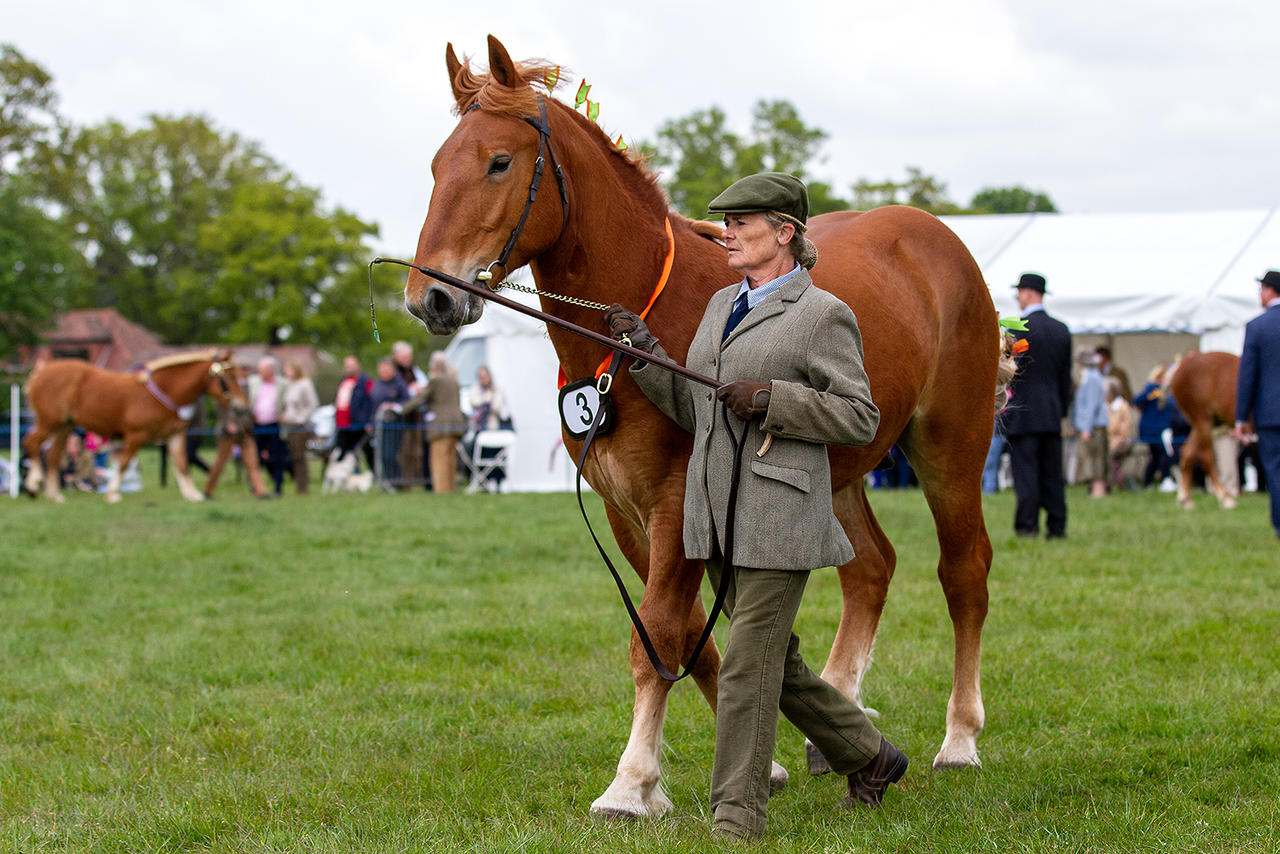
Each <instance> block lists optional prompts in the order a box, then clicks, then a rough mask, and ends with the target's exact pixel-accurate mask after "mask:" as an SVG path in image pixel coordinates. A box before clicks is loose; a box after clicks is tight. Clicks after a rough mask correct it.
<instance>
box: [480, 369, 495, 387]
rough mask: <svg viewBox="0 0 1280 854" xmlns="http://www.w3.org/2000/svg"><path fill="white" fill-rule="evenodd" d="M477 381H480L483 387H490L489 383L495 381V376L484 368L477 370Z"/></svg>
mask: <svg viewBox="0 0 1280 854" xmlns="http://www.w3.org/2000/svg"><path fill="white" fill-rule="evenodd" d="M476 382H478V383H480V387H481V388H488V387H489V383H491V382H493V377H491V376H489V372H488V371H487V370H485V369H484V368H481V369H480V370H478V371H476Z"/></svg>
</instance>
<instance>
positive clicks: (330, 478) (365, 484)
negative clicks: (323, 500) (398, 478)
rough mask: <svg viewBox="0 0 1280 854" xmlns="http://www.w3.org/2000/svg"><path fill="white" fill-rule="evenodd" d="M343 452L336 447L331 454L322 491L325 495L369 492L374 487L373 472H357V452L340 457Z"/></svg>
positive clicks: (325, 470)
mask: <svg viewBox="0 0 1280 854" xmlns="http://www.w3.org/2000/svg"><path fill="white" fill-rule="evenodd" d="M341 453H342V452H341V451H340V450H338V449H336V448H335V449H334V450H333V452H332V453H331V454H329V464H328V465H327V466H325V469H324V485H323V486H322V487H321V490H320V491H321V492H323V493H324V494H325V495H332V494H333V493H335V492H368V491H369V490H370V489H371V488H373V472H371V471H364V472H357V471H356V454H355V452H351V453H348V454H347V455H346V456H345V457H342V458H341V459H339V455H340V454H341Z"/></svg>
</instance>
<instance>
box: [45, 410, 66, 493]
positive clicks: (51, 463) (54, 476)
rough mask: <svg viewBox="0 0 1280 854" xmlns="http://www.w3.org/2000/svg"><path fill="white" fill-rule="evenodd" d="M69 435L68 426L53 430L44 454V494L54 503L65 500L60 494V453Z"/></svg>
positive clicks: (64, 448)
mask: <svg viewBox="0 0 1280 854" xmlns="http://www.w3.org/2000/svg"><path fill="white" fill-rule="evenodd" d="M70 435H71V427H70V426H67V427H64V428H62V429H59V430H55V431H54V432H53V438H52V439H51V440H50V441H49V451H48V453H47V454H45V467H46V471H45V474H44V495H45V498H48V499H49V500H50V501H52V502H54V503H55V504H63V503H65V502H66V500H67V499H66V497H65V496H64V495H63V494H62V454H63V452H64V451H65V450H66V447H67V438H68V437H69V436H70Z"/></svg>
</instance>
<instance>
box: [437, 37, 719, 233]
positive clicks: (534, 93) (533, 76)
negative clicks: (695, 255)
mask: <svg viewBox="0 0 1280 854" xmlns="http://www.w3.org/2000/svg"><path fill="white" fill-rule="evenodd" d="M515 66H516V74H517V76H518V77H519V79H520V82H521V83H522V84H524V85H521V86H505V85H503V84H501V83H498V82H495V81H494V80H493V77H492V75H491V74H489V73H488V72H479V71H476V70H475V69H474V68H472V65H471V58H470V57H465V58H464V59H463V60H462V63H461V67H459V69H458V72H457V74H456V75H455V76H454V80H453V85H454V95H455V98H456V99H457V100H456V102H455V104H454V107H453V113H454V115H458V116H461V115H463V114H464V113H466V112H467V111H468V110H470V109H472V108H473V107H475V108H478V109H480V110H482V111H484V112H486V113H492V114H494V115H498V116H506V117H508V118H515V119H524V118H528V117H534V116H537V114H538V98H539V97H540V96H542V95H543V94H545V95H546V96H547V98H548V100H549V101H551V103H553V104H559V105H560V106H562V107H564V108H565V109H566V110H568V112H569V115H570V116H572V117H573V119H574V120H575V121H576V122H577V123H578V124H579V125H580V126H581V127H582V128H583V130H584V131H586V133H587V134H588V135H589V136H590V135H591V134H592V133H594V134H597V135H598V140H597V141H600V142H602V143H603V144H604V148H605V150H606V151H607V152H608V153H609V155H610V156H611V157H616V158H619V159H620V161H621V162H622V163H624V164H626V165H627V166H629V167H630V168H631V169H634V170H635V171H636V172H637V173H638V175H639V176H640V177H641V178H643V179H644V181H643V182H644V183H645V184H647V185H648V186H650V187H652V191H653V193H654V196H653V199H652V200H651V201H657V202H660V203H661V209H662V211H663V212H664V213H665V212H667V211H669V210H670V207H671V206H670V204H668V202H667V197H666V193H665V192H663V190H662V188H661V187H660V186H659V184H658V175H657V173H655V172H653V171H652V170H651V169H649V167H648V165H647V163H646V161H645V158H644V155H643V153H641V152H640V150H639V148H638V147H636V146H631V147H628V148H627V149H626V150H625V151H622V150H619V149H618V147H617V146H616V145H614V144H613V141H612V140H610V139H609V137H608V135H607V134H606V133H605V132H604V130H603V129H602V128H601V127H600V126H599V125H598V124H596V123H595V122H594V121H592V120H591V119H588V118H587V117H586V116H583V115H581V114H579V113H578V112H577V111H576V110H574V109H572V108H571V107H569V105H568V104H565V103H563V102H562V101H559V100H557V99H555V98H554V97H551V96H553V95H554V93H555V90H556V89H558V88H559V86H560V84H561V82H563V80H564V71H563V69H562V68H561V67H560V66H558V65H556V64H554V63H552V62H550V61H549V60H545V59H526V60H522V61H520V62H517V63H515ZM552 71H556V72H557V75H556V78H557V79H556V81H555V83H554V85H550V86H548V85H547V74H548V72H552ZM708 225H709V226H710V227H711V228H715V226H714V225H710V224H708ZM694 230H695V232H697V233H698V234H700V235H702V236H703V237H712V238H713V239H719V237H720V234H719V231H718V230H717V231H716V232H715V233H714V234H708V233H704V232H703V231H700V230H699V229H698V228H697V227H696V226H695V228H694Z"/></svg>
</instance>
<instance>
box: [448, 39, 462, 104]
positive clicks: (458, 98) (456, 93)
mask: <svg viewBox="0 0 1280 854" xmlns="http://www.w3.org/2000/svg"><path fill="white" fill-rule="evenodd" d="M444 64H445V67H446V68H448V69H449V88H450V89H452V90H453V100H454V101H455V102H457V103H459V104H461V103H462V98H463V93H462V90H461V89H459V88H458V72H459V71H461V70H462V63H461V62H458V55H457V54H456V53H454V52H453V42H449V44H448V46H447V47H445V49H444Z"/></svg>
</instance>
